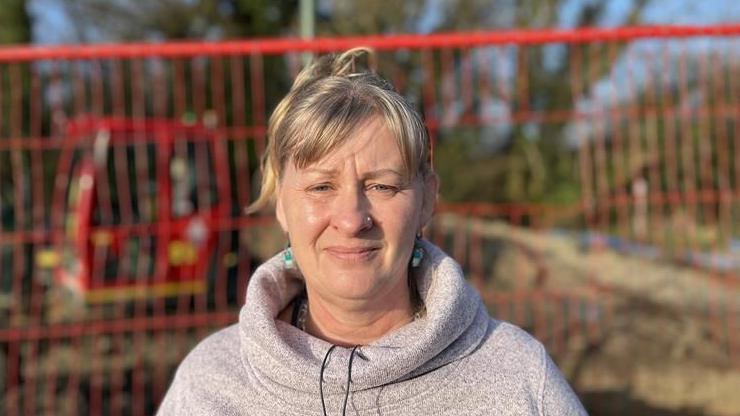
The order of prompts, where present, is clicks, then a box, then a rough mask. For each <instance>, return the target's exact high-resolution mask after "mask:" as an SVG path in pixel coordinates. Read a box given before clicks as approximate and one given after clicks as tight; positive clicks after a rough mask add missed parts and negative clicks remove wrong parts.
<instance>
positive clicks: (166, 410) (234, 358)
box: [157, 325, 245, 415]
mask: <svg viewBox="0 0 740 416" xmlns="http://www.w3.org/2000/svg"><path fill="white" fill-rule="evenodd" d="M239 349H240V343H239V334H238V327H237V326H236V325H232V326H229V327H227V328H224V329H222V330H219V331H217V332H215V333H213V334H211V335H209V336H208V337H206V338H205V339H203V340H202V341H201V342H199V343H198V345H196V346H195V348H193V349H192V350H191V351H190V353H188V355H187V356H186V357H185V358H184V359H183V361H182V362H181V363H180V366H179V367H178V368H177V371H176V373H175V377H174V379H173V380H172V384H171V385H170V387H169V389H168V391H167V394H166V395H165V398H164V400H163V401H162V404H161V405H160V408H159V411H158V413H157V414H158V415H199V414H208V412H207V409H222V410H226V409H225V407H229V406H230V405H231V404H233V401H232V400H230V399H229V397H228V396H230V395H231V394H230V392H236V391H238V390H239V389H240V386H239V384H240V383H242V382H243V381H244V379H245V377H244V374H243V371H244V370H243V368H244V367H243V366H242V365H241V362H240V359H241V358H240V356H241V354H240V353H239ZM199 409H200V410H199ZM223 413H224V414H230V413H231V412H228V411H224V412H223Z"/></svg>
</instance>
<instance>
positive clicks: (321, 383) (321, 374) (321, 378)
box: [319, 345, 360, 416]
mask: <svg viewBox="0 0 740 416" xmlns="http://www.w3.org/2000/svg"><path fill="white" fill-rule="evenodd" d="M336 347H337V346H336V345H332V346H331V347H329V350H328V351H326V354H325V355H324V361H323V362H322V363H321V371H320V372H319V392H320V394H321V409H322V410H323V412H324V416H327V414H326V404H325V402H324V369H326V362H327V361H328V360H329V355H331V352H332V351H334V348H336ZM358 348H360V346H359V345H356V346H354V347H353V348H352V352H350V354H349V364H347V387H346V389H345V392H344V404H342V416H345V414H346V412H347V401H348V399H349V383H350V381H351V380H352V361H353V360H354V358H355V352H356V351H357V349H358Z"/></svg>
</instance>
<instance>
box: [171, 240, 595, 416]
mask: <svg viewBox="0 0 740 416" xmlns="http://www.w3.org/2000/svg"><path fill="white" fill-rule="evenodd" d="M423 244H424V249H425V251H426V256H425V258H424V261H423V262H422V265H421V267H420V268H419V269H415V272H416V273H417V277H418V282H419V284H418V288H419V293H420V295H421V298H422V299H423V300H424V304H425V305H426V315H425V316H424V317H422V318H419V319H417V320H415V321H413V322H411V323H409V324H407V325H405V326H403V327H401V328H399V329H397V330H395V331H393V332H391V333H388V334H387V335H385V336H384V337H383V338H380V339H378V340H377V341H374V342H373V343H371V344H369V345H364V346H360V347H359V348H357V350H356V351H355V352H354V353H352V349H348V348H342V347H336V348H334V349H333V351H332V352H331V353H330V354H328V359H327V362H326V363H325V365H324V371H323V381H322V382H321V383H320V382H319V380H320V378H319V375H320V374H321V372H322V362H323V360H324V358H325V357H327V352H328V351H329V349H330V348H331V344H329V343H327V342H325V341H323V340H320V339H318V338H314V337H313V336H311V335H308V334H306V333H304V332H302V331H300V330H298V329H297V328H295V327H293V326H291V325H289V324H286V323H284V322H282V321H278V320H276V319H275V317H276V316H277V315H278V313H279V312H280V311H281V310H282V309H283V308H285V306H286V305H288V303H290V302H291V301H292V299H293V298H294V297H295V296H296V295H298V294H299V292H300V291H301V290H302V288H303V281H302V280H301V279H300V278H298V277H295V276H294V275H293V274H291V273H288V272H286V270H284V267H283V264H282V261H281V258H280V256H275V257H274V258H272V259H271V260H269V261H268V262H266V263H265V264H263V265H262V266H261V267H260V268H259V269H257V270H256V271H255V273H254V275H253V276H252V278H251V280H250V282H249V286H248V291H247V299H246V303H245V305H244V307H243V308H242V310H241V312H240V314H239V323H237V324H235V325H233V326H230V327H228V328H225V329H223V330H220V331H218V332H216V333H215V334H213V335H211V336H209V337H208V338H206V339H205V340H203V341H202V342H201V343H200V344H199V345H197V346H196V347H195V348H194V349H193V351H191V352H190V354H188V356H187V357H186V358H185V359H184V360H183V362H182V363H181V364H180V367H179V368H178V370H177V373H176V374H175V378H174V380H173V382H172V385H171V386H170V388H169V391H168V392H167V395H166V396H165V398H164V401H163V402H162V404H161V406H160V409H159V412H158V415H162V416H166V415H321V414H323V410H322V402H321V391H320V389H322V390H323V397H324V402H325V403H324V404H325V407H326V413H327V414H328V415H341V414H342V412H343V405H344V401H345V392H346V390H345V386H346V385H347V379H348V376H350V375H351V383H350V387H349V394H348V398H347V405H346V414H348V415H431V414H434V415H484V414H485V415H490V414H495V415H585V414H586V412H585V410H584V409H583V407H582V406H581V404H580V402H579V401H578V398H577V397H576V396H575V394H574V393H573V391H572V390H571V388H570V386H568V383H567V382H566V381H565V380H564V379H563V376H562V375H561V374H560V372H559V371H558V369H557V367H556V366H555V364H553V362H552V361H551V360H550V358H549V356H548V355H547V353H546V352H545V350H544V348H543V347H542V345H541V344H540V343H539V342H537V341H535V340H534V339H533V338H532V337H531V336H529V335H528V334H527V333H526V332H524V331H522V330H521V329H519V328H517V327H515V326H513V325H511V324H508V323H505V322H500V321H497V320H494V319H491V318H490V317H489V315H488V312H487V310H486V308H485V306H484V304H483V302H481V300H480V297H479V296H478V294H477V293H476V292H475V290H474V289H473V288H472V287H471V286H470V285H468V284H467V282H465V280H464V279H463V275H462V272H461V271H460V268H459V266H458V265H457V264H456V263H455V261H454V260H452V259H451V258H450V257H448V256H447V255H445V254H444V253H443V252H442V251H441V250H439V249H438V248H437V247H435V246H433V245H431V244H430V243H427V242H424V243H423ZM351 355H352V356H353V357H352V358H353V359H352V360H350V356H351Z"/></svg>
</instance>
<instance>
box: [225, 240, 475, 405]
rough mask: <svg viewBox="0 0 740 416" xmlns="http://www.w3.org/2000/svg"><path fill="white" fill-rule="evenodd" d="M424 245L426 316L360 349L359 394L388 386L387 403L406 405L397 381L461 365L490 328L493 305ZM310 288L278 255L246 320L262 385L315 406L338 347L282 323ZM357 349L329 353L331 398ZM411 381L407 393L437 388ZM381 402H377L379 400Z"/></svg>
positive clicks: (252, 293)
mask: <svg viewBox="0 0 740 416" xmlns="http://www.w3.org/2000/svg"><path fill="white" fill-rule="evenodd" d="M421 244H422V246H423V248H424V250H425V256H424V259H423V261H422V263H421V265H420V266H419V267H418V268H416V269H414V271H413V272H414V273H415V276H416V278H417V279H418V282H417V287H418V290H419V295H420V297H421V299H422V300H423V302H424V305H425V307H426V314H425V316H423V317H421V318H419V319H416V320H414V321H412V322H410V323H409V324H407V325H405V326H403V327H401V328H398V329H396V330H394V331H392V332H390V333H388V334H386V335H385V336H383V337H382V338H380V339H378V340H376V341H374V342H372V343H371V344H368V345H364V346H360V347H359V348H358V349H357V352H356V353H355V354H356V355H355V358H354V361H353V362H352V363H351V366H352V369H351V379H352V383H351V385H350V391H352V392H358V391H370V390H373V389H375V388H378V387H384V389H385V390H387V391H386V392H385V396H388V400H403V397H394V396H395V395H394V394H393V385H394V384H397V383H398V382H401V381H405V380H411V379H413V378H414V377H417V376H419V375H421V374H424V373H427V372H429V371H432V370H441V369H442V368H443V367H454V363H455V362H457V361H459V360H460V359H461V358H463V357H465V356H467V355H468V354H470V353H471V352H472V351H473V350H475V348H476V347H478V345H480V343H481V342H482V341H483V338H484V337H485V335H486V332H487V331H488V325H489V321H490V318H489V317H488V313H487V311H486V308H485V306H484V305H483V303H482V302H481V300H480V297H479V296H478V294H477V293H476V291H475V290H474V289H473V288H472V287H471V286H470V285H469V284H468V283H467V282H466V281H465V280H464V278H463V274H462V272H461V270H460V267H459V266H458V264H457V263H456V262H455V261H454V260H453V259H452V258H450V257H449V256H447V255H446V254H444V253H443V252H442V251H441V250H440V249H439V248H437V247H436V246H434V245H432V244H431V243H429V242H426V241H422V242H421ZM303 285H304V283H303V280H302V278H301V277H300V276H298V275H297V274H296V273H295V271H293V270H288V269H286V268H285V266H284V265H283V261H282V257H281V256H280V255H276V256H275V257H273V258H272V259H270V260H269V261H267V262H266V263H264V264H263V265H262V266H260V267H259V268H258V269H257V270H256V271H255V273H254V275H253V276H252V278H251V280H250V282H249V286H248V289H247V298H246V303H245V305H244V307H243V308H242V310H241V312H240V315H239V324H238V326H239V338H240V344H241V345H240V348H241V359H242V365H244V366H245V368H246V370H247V372H248V373H250V374H251V375H252V376H253V377H255V378H256V379H257V381H258V382H259V383H260V384H261V385H262V386H264V387H265V388H266V389H268V390H269V391H271V393H272V394H274V395H276V396H278V397H282V398H283V399H284V400H286V401H287V402H293V401H295V400H296V399H298V400H300V399H301V398H300V396H303V394H305V395H306V399H307V400H310V401H313V400H312V399H308V398H309V397H312V398H315V397H316V395H317V394H318V390H319V381H318V379H319V374H320V372H321V366H322V360H323V358H324V356H325V354H326V353H327V351H328V350H329V348H330V347H331V344H330V343H328V342H326V341H323V340H321V339H318V338H315V337H313V336H311V335H309V334H307V333H305V332H303V331H301V330H299V329H297V328H295V327H293V326H292V325H289V324H287V323H285V322H282V321H278V320H276V319H275V318H276V316H277V315H278V313H279V312H280V311H281V310H283V309H284V308H285V307H286V306H287V305H288V304H289V303H290V302H291V301H292V300H293V298H294V297H295V296H297V295H298V294H299V292H301V291H302V290H303ZM350 351H351V349H350V348H343V347H336V348H335V350H334V351H333V352H332V354H331V355H330V359H329V361H328V363H327V365H326V367H325V369H324V383H325V384H324V389H325V391H326V392H327V394H329V395H331V394H341V393H342V392H343V391H344V388H345V387H344V386H345V385H346V382H347V377H348V363H349V358H350V357H349V356H350ZM451 364H452V365H451ZM404 384H405V387H404V389H403V395H413V394H416V393H419V392H420V391H421V390H424V389H429V388H434V386H430V385H429V383H418V384H419V386H417V388H414V386H413V384H414V383H404ZM422 384H423V385H422ZM409 387H411V388H409ZM297 396H298V397H297ZM374 400H375V401H376V404H377V401H378V398H377V397H375V398H374Z"/></svg>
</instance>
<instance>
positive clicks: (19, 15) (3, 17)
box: [0, 0, 31, 44]
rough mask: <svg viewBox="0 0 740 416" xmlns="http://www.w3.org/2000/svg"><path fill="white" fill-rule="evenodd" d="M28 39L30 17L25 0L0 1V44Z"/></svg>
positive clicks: (29, 37) (27, 40)
mask: <svg viewBox="0 0 740 416" xmlns="http://www.w3.org/2000/svg"><path fill="white" fill-rule="evenodd" d="M30 41H31V18H30V16H29V15H28V11H27V10H26V0H5V1H3V2H0V44H14V43H28V42H30Z"/></svg>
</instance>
